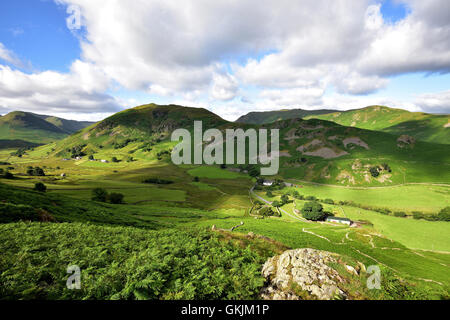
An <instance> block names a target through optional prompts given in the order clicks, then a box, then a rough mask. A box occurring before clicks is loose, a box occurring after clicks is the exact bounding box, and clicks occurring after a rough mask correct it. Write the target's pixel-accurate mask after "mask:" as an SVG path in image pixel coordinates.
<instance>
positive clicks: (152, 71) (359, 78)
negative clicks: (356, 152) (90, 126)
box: [0, 0, 450, 117]
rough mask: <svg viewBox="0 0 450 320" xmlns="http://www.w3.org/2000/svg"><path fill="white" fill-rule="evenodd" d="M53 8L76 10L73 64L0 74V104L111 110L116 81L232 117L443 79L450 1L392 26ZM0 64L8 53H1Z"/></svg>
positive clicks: (267, 6) (287, 16)
mask: <svg viewBox="0 0 450 320" xmlns="http://www.w3.org/2000/svg"><path fill="white" fill-rule="evenodd" d="M54 1H55V2H57V3H59V4H63V5H65V6H67V7H69V6H71V5H75V6H77V7H79V8H80V10H81V11H80V13H81V16H80V19H79V20H80V22H81V25H82V28H84V29H83V31H84V32H82V33H80V35H79V36H80V45H81V49H82V56H81V57H80V60H77V61H75V62H74V63H73V64H72V67H71V70H70V72H69V73H67V74H62V73H56V72H52V71H47V72H42V73H36V74H21V73H18V72H16V71H14V70H7V69H4V68H3V69H1V72H2V74H3V76H4V77H6V76H8V77H11V78H12V79H13V81H11V82H9V83H5V85H4V87H0V96H1V98H0V104H1V105H6V102H8V104H12V105H18V104H19V103H17V104H15V103H14V101H12V100H11V99H12V96H13V95H16V96H17V97H18V99H16V100H17V102H22V103H24V104H25V103H27V104H29V105H30V106H33V105H35V106H41V107H42V108H44V106H45V104H46V103H48V108H50V109H52V108H56V109H58V108H59V110H66V109H68V108H67V107H66V106H67V105H69V106H70V108H75V105H77V104H78V105H79V107H76V108H78V109H77V112H78V111H79V112H103V111H110V110H113V109H115V108H117V102H116V101H115V100H114V99H113V98H111V96H110V95H108V94H105V92H107V90H108V88H109V85H110V84H111V83H117V84H118V85H119V86H122V87H123V88H125V89H128V90H138V91H142V92H145V93H147V94H149V96H151V97H154V96H158V97H161V99H162V100H165V101H169V100H170V102H173V103H175V102H177V101H178V102H180V101H181V102H186V103H185V104H187V105H193V106H194V105H213V106H214V107H210V108H212V109H214V110H221V111H220V112H221V114H223V115H224V116H225V117H231V116H234V115H235V114H236V113H244V112H247V111H249V110H251V109H255V108H269V107H270V108H271V109H276V108H277V107H294V106H301V107H306V108H319V107H334V106H333V105H332V104H329V103H330V102H331V101H330V97H329V96H326V92H328V91H329V90H331V91H336V92H337V93H336V95H335V96H334V97H339V98H336V102H337V103H338V104H339V103H341V102H340V99H347V96H350V99H351V101H352V103H355V101H357V102H358V103H359V104H360V105H359V107H362V106H364V103H367V104H375V103H376V101H378V100H379V99H380V98H379V97H377V96H375V95H373V94H374V93H377V92H379V90H380V89H383V88H385V87H387V86H388V85H389V77H390V76H392V75H398V74H405V73H409V72H417V71H420V72H437V73H445V72H449V71H450V16H449V15H450V14H449V12H450V8H449V5H450V2H449V1H448V0H429V1H421V0H397V1H398V2H403V3H405V4H406V5H407V6H408V7H409V14H408V15H407V16H406V17H405V18H404V19H403V20H401V21H398V22H395V23H391V22H389V23H388V22H386V21H384V19H383V16H382V14H381V12H380V4H379V1H377V0H335V1H329V0H302V1H291V0H278V1H274V0H231V1H230V0H215V1H210V0H185V1H182V2H180V1H176V0H134V1H133V2H132V3H130V2H129V1H91V0H54ZM81 34H83V36H81ZM0 45H1V44H0ZM5 57H6V58H5ZM0 58H2V59H3V60H5V61H8V60H7V59H9V60H10V61H8V62H9V63H11V61H12V59H14V55H12V53H11V52H10V51H7V50H6V48H4V47H3V46H0ZM42 81H43V82H45V84H41V82H42ZM51 92H53V93H55V92H56V93H55V96H56V97H55V98H53V97H52V95H51ZM62 93H64V94H65V96H67V97H68V98H69V99H68V100H70V102H67V103H69V104H67V103H66V104H64V103H63V101H62V100H61V98H62V96H63V94H62ZM369 94H370V96H361V95H369ZM355 96H356V97H355ZM23 98H26V99H23ZM7 99H9V100H8V101H6V100H7ZM140 99H142V97H141V98H140ZM425 100H426V99H425ZM250 101H252V102H253V103H250ZM390 101H391V102H392V103H399V101H393V100H390ZM411 101H412V99H411ZM411 101H410V102H408V103H409V104H407V103H405V105H408V106H409V108H411V109H412V108H416V109H417V108H419V107H418V106H417V105H416V104H415V102H414V103H413V102H411ZM149 102H150V101H149ZM56 105H59V107H57V106H56ZM423 105H424V108H425V103H424V104H423ZM427 105H429V104H427ZM89 108H92V110H91V111H88V110H89ZM435 109H436V110H438V109H439V108H435Z"/></svg>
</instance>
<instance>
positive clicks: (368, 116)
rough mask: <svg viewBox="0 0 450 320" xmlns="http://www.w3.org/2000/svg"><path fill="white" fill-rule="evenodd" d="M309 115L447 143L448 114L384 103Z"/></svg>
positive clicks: (339, 122) (423, 139)
mask: <svg viewBox="0 0 450 320" xmlns="http://www.w3.org/2000/svg"><path fill="white" fill-rule="evenodd" d="M311 118H317V119H322V120H329V121H333V122H336V123H338V124H341V125H344V126H351V127H357V128H362V129H369V130H376V131H384V132H389V133H392V134H396V135H403V134H407V135H410V136H412V137H414V138H416V139H417V140H422V141H428V142H435V143H450V116H449V115H434V114H427V113H422V112H409V111H406V110H401V109H393V108H388V107H384V106H370V107H367V108H363V109H356V110H349V111H343V112H334V113H329V114H322V115H314V116H307V117H306V119H311Z"/></svg>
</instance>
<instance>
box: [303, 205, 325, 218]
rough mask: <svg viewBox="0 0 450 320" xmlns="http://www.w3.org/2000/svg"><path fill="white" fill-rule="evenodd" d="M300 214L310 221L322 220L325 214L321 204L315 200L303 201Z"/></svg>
mask: <svg viewBox="0 0 450 320" xmlns="http://www.w3.org/2000/svg"><path fill="white" fill-rule="evenodd" d="M302 215H303V217H304V218H305V219H307V220H311V221H320V220H324V219H325V218H326V216H327V214H326V213H325V212H324V211H323V206H322V205H321V204H320V203H319V202H317V201H310V202H307V203H305V205H304V206H303V209H302Z"/></svg>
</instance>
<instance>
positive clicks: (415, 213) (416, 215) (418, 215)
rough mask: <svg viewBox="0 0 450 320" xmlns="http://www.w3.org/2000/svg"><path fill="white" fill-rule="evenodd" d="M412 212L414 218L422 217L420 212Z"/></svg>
mask: <svg viewBox="0 0 450 320" xmlns="http://www.w3.org/2000/svg"><path fill="white" fill-rule="evenodd" d="M412 214H413V218H414V219H416V220H419V219H423V218H424V214H423V213H422V212H419V211H414V212H413V213H412Z"/></svg>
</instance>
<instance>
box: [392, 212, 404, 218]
mask: <svg viewBox="0 0 450 320" xmlns="http://www.w3.org/2000/svg"><path fill="white" fill-rule="evenodd" d="M394 216H396V217H400V218H405V217H406V213H405V212H403V211H397V212H394Z"/></svg>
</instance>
